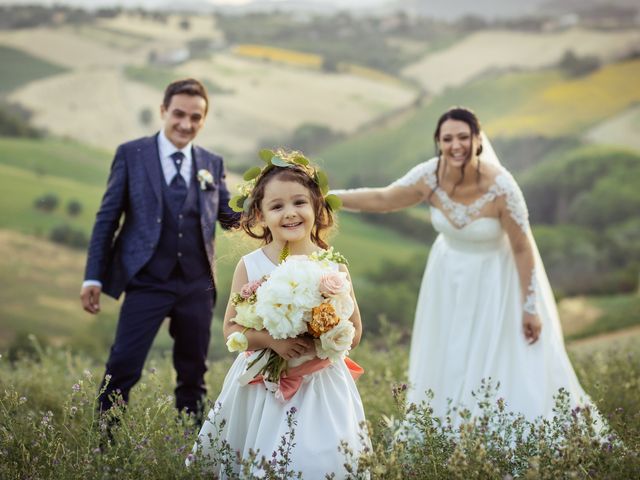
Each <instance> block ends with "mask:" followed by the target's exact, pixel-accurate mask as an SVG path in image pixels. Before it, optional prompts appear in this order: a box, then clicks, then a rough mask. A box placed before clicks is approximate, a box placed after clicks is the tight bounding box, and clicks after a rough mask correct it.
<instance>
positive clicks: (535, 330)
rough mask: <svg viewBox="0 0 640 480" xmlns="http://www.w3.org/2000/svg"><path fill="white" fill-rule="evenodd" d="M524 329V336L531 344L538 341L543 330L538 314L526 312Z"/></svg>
mask: <svg viewBox="0 0 640 480" xmlns="http://www.w3.org/2000/svg"><path fill="white" fill-rule="evenodd" d="M522 330H523V331H524V338H526V339H527V341H528V342H529V345H531V344H533V343H536V342H537V341H538V338H540V331H541V330H542V323H540V318H538V315H534V314H532V313H527V312H525V313H524V316H523V317H522Z"/></svg>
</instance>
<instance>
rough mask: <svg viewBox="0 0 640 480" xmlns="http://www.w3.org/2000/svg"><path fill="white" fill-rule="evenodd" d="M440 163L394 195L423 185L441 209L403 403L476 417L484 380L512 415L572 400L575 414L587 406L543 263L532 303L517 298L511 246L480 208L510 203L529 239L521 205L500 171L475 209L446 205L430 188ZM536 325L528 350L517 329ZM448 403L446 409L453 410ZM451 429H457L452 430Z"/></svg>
mask: <svg viewBox="0 0 640 480" xmlns="http://www.w3.org/2000/svg"><path fill="white" fill-rule="evenodd" d="M436 165H437V158H434V159H431V160H429V161H427V162H424V163H422V164H420V165H418V166H416V167H414V168H413V169H412V170H411V171H409V173H407V174H406V175H405V176H404V177H402V178H401V179H400V180H397V181H396V182H395V185H405V186H407V185H413V184H415V183H416V182H426V184H427V185H428V186H429V187H430V188H431V190H433V191H434V195H437V198H438V200H439V204H440V205H441V207H442V208H441V209H438V208H435V207H432V208H431V221H432V224H433V226H434V228H435V229H436V230H437V231H438V232H439V233H440V234H439V235H438V237H437V239H436V241H435V242H434V244H433V247H432V249H431V252H430V254H429V260H428V262H427V266H426V270H425V273H424V277H423V280H422V285H421V288H420V294H419V298H418V304H417V308H416V316H415V323H414V328H413V336H412V341H411V353H410V361H409V382H410V390H409V394H408V400H409V401H410V402H413V403H420V402H421V401H423V400H425V399H426V394H425V392H426V391H427V390H431V391H432V392H433V394H434V398H433V400H432V401H431V405H432V407H433V408H434V413H435V415H437V416H440V417H444V416H445V415H446V414H447V411H448V410H449V408H450V406H456V407H466V408H468V409H469V410H471V412H472V414H478V413H479V411H480V407H479V406H478V399H477V398H474V397H473V396H472V392H473V391H478V390H479V388H480V387H481V382H482V380H483V379H486V380H488V379H491V381H492V383H493V384H495V383H497V382H499V387H498V388H497V392H496V398H499V397H502V398H503V399H504V400H505V401H506V404H507V409H508V410H509V411H512V412H515V413H520V414H524V416H525V417H526V418H527V419H529V420H533V419H535V418H536V417H539V416H542V417H547V418H548V417H551V416H553V407H554V395H557V393H558V389H560V388H564V389H565V390H567V391H568V393H569V396H570V401H571V403H572V404H573V405H582V404H585V403H589V399H588V397H587V396H586V394H585V392H584V391H583V389H582V387H581V386H580V384H579V382H578V380H577V378H576V375H575V373H574V371H573V368H572V366H571V364H570V362H569V358H568V357H567V353H566V351H565V348H564V342H563V336H562V331H561V328H560V323H559V320H558V313H557V310H556V305H555V301H554V298H553V294H552V292H551V288H550V286H549V282H548V280H547V277H546V273H545V271H544V267H543V266H542V262H541V260H540V258H539V254H538V252H537V248H536V247H535V242H532V244H533V246H534V251H535V252H534V253H535V256H536V265H535V268H534V271H532V272H531V278H532V283H531V285H529V292H530V295H529V296H528V297H527V298H526V299H524V298H522V293H521V288H520V279H519V276H518V270H517V268H516V263H515V259H514V255H513V252H512V249H511V246H510V243H509V239H508V237H507V235H506V233H505V231H504V230H503V228H502V226H501V223H500V221H499V220H498V219H497V218H491V217H486V216H484V217H483V216H482V214H483V208H484V207H485V206H486V205H487V204H488V203H489V202H493V201H495V200H496V199H497V198H499V197H500V196H506V205H507V206H508V210H509V214H510V215H511V216H512V218H513V219H514V220H515V221H516V222H517V224H518V225H519V227H520V228H522V230H523V231H524V232H525V233H526V234H527V235H529V238H531V239H532V237H531V236H530V235H531V234H530V229H529V223H528V213H527V209H526V205H525V202H524V197H523V196H522V193H521V192H520V189H519V187H518V186H517V184H516V183H515V180H514V179H513V177H512V176H511V175H510V174H509V172H507V171H506V170H505V169H504V168H502V167H500V168H501V171H500V173H499V174H498V175H497V177H496V179H495V183H494V185H493V186H492V187H491V188H490V189H489V191H488V192H487V193H486V194H485V195H484V196H483V197H482V198H480V199H479V200H478V201H476V202H474V204H472V205H469V206H467V205H463V204H460V203H456V202H454V201H452V200H451V199H450V198H449V197H448V195H447V194H446V192H444V191H443V190H442V189H441V188H436V185H437V184H436V173H435V172H436ZM525 303H528V304H529V308H533V309H534V310H535V311H536V312H537V313H538V315H539V317H540V320H541V322H542V332H541V335H540V338H539V340H538V341H537V342H536V343H534V344H533V345H529V344H528V343H527V341H526V340H525V338H524V335H523V329H522V317H523V306H524V304H525ZM449 400H451V404H449ZM456 423H457V422H456Z"/></svg>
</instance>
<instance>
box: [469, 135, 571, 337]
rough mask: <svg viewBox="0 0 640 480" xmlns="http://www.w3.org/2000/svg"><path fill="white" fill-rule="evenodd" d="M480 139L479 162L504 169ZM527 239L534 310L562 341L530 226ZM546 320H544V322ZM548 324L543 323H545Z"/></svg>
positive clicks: (486, 143)
mask: <svg viewBox="0 0 640 480" xmlns="http://www.w3.org/2000/svg"><path fill="white" fill-rule="evenodd" d="M480 140H481V142H482V153H481V154H480V156H479V159H480V162H481V164H482V163H488V164H492V165H498V166H499V167H500V168H502V169H505V170H506V168H505V167H504V165H502V163H501V162H500V159H499V158H498V155H497V154H496V151H495V150H494V149H493V146H492V145H491V142H490V141H489V138H488V137H487V135H486V134H485V133H484V132H480ZM528 236H529V241H530V242H531V246H532V248H533V256H534V259H535V281H534V288H535V293H536V311H537V312H538V315H539V317H540V321H541V322H542V324H543V325H542V328H543V329H544V328H545V327H546V328H549V326H550V327H551V329H552V331H553V333H554V334H556V335H558V336H559V338H560V340H561V341H562V339H563V336H562V327H561V326H560V318H559V316H558V309H557V308H556V302H555V297H554V295H553V290H552V289H551V285H550V284H549V278H548V277H547V272H546V271H545V269H544V264H543V263H542V258H541V257H540V251H539V250H538V244H537V243H536V240H535V238H534V237H533V234H532V233H531V228H529V229H528ZM545 321H546V322H545ZM547 322H548V323H549V324H550V325H545V323H547Z"/></svg>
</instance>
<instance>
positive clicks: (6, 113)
mask: <svg viewBox="0 0 640 480" xmlns="http://www.w3.org/2000/svg"><path fill="white" fill-rule="evenodd" d="M30 116H31V113H30V112H28V111H26V110H24V109H23V108H21V107H20V106H18V105H13V104H6V103H3V104H0V135H3V136H7V137H28V138H38V137H42V136H43V134H44V132H43V131H42V130H40V129H37V128H34V127H32V126H31V125H30V124H29V117H30Z"/></svg>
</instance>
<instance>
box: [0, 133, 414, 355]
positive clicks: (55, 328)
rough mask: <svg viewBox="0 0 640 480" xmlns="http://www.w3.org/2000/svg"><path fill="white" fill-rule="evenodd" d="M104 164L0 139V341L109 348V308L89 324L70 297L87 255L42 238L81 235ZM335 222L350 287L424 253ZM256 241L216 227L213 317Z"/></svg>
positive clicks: (386, 234) (60, 149)
mask: <svg viewBox="0 0 640 480" xmlns="http://www.w3.org/2000/svg"><path fill="white" fill-rule="evenodd" d="M110 161H111V157H110V155H109V154H108V153H106V152H103V151H99V150H94V149H90V148H87V147H84V146H81V145H78V144H75V143H72V142H66V141H62V140H52V139H47V140H17V139H6V138H5V139H0V247H1V248H2V251H1V254H0V258H1V259H2V260H0V283H2V285H3V286H4V287H3V289H2V292H1V293H0V317H2V319H3V322H2V327H0V344H6V343H7V342H9V341H10V340H11V339H12V338H13V337H14V335H15V334H16V333H17V332H24V333H35V334H37V335H41V336H44V337H48V338H49V339H50V340H51V341H54V342H58V343H60V342H63V343H65V342H69V341H70V342H72V343H74V344H75V345H77V346H79V347H80V348H85V347H86V348H89V349H95V348H96V346H99V348H98V351H99V350H100V349H101V348H102V349H106V348H107V346H108V342H109V341H110V340H111V337H112V335H113V332H114V329H115V319H116V315H117V308H118V307H117V304H116V302H114V301H112V300H109V299H105V300H104V301H103V313H102V314H101V315H100V316H99V317H97V319H95V318H92V317H90V316H89V315H87V314H85V313H84V312H82V311H81V309H80V306H79V301H78V292H79V288H80V284H81V282H82V280H83V278H82V276H83V269H84V261H85V252H84V251H78V250H71V249H69V248H67V247H64V246H60V245H56V244H53V243H51V242H50V241H49V240H48V237H49V234H50V231H51V229H53V228H54V227H57V226H60V225H63V224H67V225H70V226H71V227H73V228H74V229H77V230H79V231H82V232H84V233H85V234H87V235H89V233H90V231H91V228H92V225H93V221H94V217H95V212H96V211H97V208H98V206H99V203H100V199H101V196H102V194H103V191H104V186H105V184H106V177H107V175H108V169H109V165H110ZM49 193H52V194H55V195H56V196H57V197H58V198H59V206H58V207H57V208H56V209H55V210H54V211H53V212H50V213H46V212H43V211H40V210H37V209H36V208H35V207H34V202H35V200H36V199H37V198H39V197H41V196H42V195H45V194H49ZM70 200H78V201H80V203H81V204H82V206H83V210H82V212H81V214H80V215H78V216H76V217H71V216H69V215H68V214H67V212H66V205H67V203H68V202H69V201H70ZM338 224H339V226H338V228H337V229H336V231H335V233H336V235H335V236H334V237H333V238H332V243H333V244H334V245H335V246H336V249H338V250H339V251H341V252H342V253H343V254H344V255H346V256H347V257H348V258H349V259H350V270H351V273H352V275H353V277H354V281H355V283H356V289H357V284H358V282H359V281H360V279H361V278H362V277H363V276H364V274H365V272H368V271H370V270H371V269H372V268H375V267H376V266H378V265H381V264H382V263H383V262H385V261H387V260H399V261H407V260H408V259H410V258H413V257H415V256H416V255H423V256H426V252H427V247H426V245H424V244H421V243H419V242H416V241H412V240H408V239H406V238H404V237H402V236H400V235H397V234H395V233H393V232H391V231H389V230H387V229H384V228H381V227H375V226H372V225H370V224H367V223H365V222H363V221H362V220H361V219H360V218H359V217H357V216H356V215H349V214H343V215H341V216H340V218H339V221H338ZM256 245H257V244H256V243H255V242H254V241H249V240H248V239H247V238H246V237H245V236H244V235H243V234H242V233H239V232H235V233H228V232H223V231H221V230H220V231H219V233H218V238H217V245H216V252H217V257H218V263H217V267H218V268H217V271H216V276H217V280H218V286H219V304H218V305H219V306H218V308H217V309H216V316H219V315H221V314H222V313H223V311H224V305H225V304H226V300H227V298H228V294H229V286H230V283H231V275H232V273H233V269H234V268H235V265H236V263H237V261H238V259H239V258H240V256H242V255H243V254H245V253H247V252H249V251H250V250H252V249H253V248H255V247H256ZM398 245H401V246H402V248H398V247H397V246H398ZM5 285H6V286H5ZM219 329H220V323H219V322H216V323H215V326H214V335H213V337H214V342H213V346H212V352H213V354H214V355H220V354H221V353H222V352H223V351H224V349H223V347H222V345H221V335H220V334H219V333H218V332H219ZM218 337H220V338H218ZM170 344H171V340H170V339H169V337H168V334H167V333H166V331H164V330H163V332H162V333H161V335H160V337H159V339H158V342H157V345H158V347H159V348H168V347H169V345H170Z"/></svg>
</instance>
